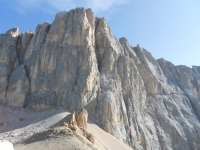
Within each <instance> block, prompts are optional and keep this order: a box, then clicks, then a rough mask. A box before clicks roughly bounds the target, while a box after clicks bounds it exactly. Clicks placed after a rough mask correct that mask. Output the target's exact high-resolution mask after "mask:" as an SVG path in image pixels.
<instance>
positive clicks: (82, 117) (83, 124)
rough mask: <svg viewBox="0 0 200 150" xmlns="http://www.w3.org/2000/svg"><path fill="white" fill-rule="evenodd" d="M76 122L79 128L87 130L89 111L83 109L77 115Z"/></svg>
mask: <svg viewBox="0 0 200 150" xmlns="http://www.w3.org/2000/svg"><path fill="white" fill-rule="evenodd" d="M75 118H76V122H77V125H78V127H79V128H82V129H84V130H87V120H88V113H87V110H85V109H84V108H81V109H80V110H79V111H78V112H76V115H75Z"/></svg>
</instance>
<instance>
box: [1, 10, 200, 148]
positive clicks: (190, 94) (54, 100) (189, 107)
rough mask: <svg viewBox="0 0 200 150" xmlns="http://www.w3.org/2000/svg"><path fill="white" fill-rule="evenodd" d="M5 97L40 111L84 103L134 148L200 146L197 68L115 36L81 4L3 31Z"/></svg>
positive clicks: (75, 107) (74, 108) (73, 108)
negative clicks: (31, 27)
mask: <svg viewBox="0 0 200 150" xmlns="http://www.w3.org/2000/svg"><path fill="white" fill-rule="evenodd" d="M0 102H1V103H2V104H4V105H6V106H9V107H14V108H22V107H25V108H31V109H34V110H37V111H43V110H47V109H51V108H57V109H60V108H66V109H68V110H69V111H71V112H74V111H77V110H78V109H80V108H82V107H84V108H85V109H86V110H87V111H88V117H89V118H90V119H91V120H92V121H94V122H95V123H96V124H97V125H98V126H99V127H101V128H102V129H103V130H105V131H106V132H108V133H110V134H112V135H114V136H115V137H117V138H118V139H120V140H122V141H123V142H125V143H126V144H128V145H129V146H130V147H132V148H133V149H135V150H152V149H153V150H172V149H173V150H183V149H184V150H198V149H200V143H199V141H200V67H193V68H188V67H186V66H174V65H173V64H172V63H170V62H168V61H166V60H164V59H159V60H155V59H154V58H153V56H152V55H151V54H150V53H149V52H148V51H146V50H145V49H144V48H142V47H141V46H140V45H137V46H136V47H132V46H131V45H130V44H129V43H128V41H127V40H126V39H125V38H120V39H119V40H118V39H116V38H115V37H114V35H113V34H112V31H111V29H110V28H109V26H108V25H107V23H106V19H105V18H97V17H95V16H94V13H93V12H92V10H91V9H86V10H85V9H84V8H76V9H73V10H71V11H69V12H61V13H58V14H57V15H56V16H55V20H54V21H53V23H52V24H49V23H47V22H46V23H43V24H39V25H38V26H37V28H36V31H35V34H33V33H32V32H31V31H28V32H26V33H23V34H20V33H19V29H18V28H14V29H11V30H9V31H7V32H6V34H0Z"/></svg>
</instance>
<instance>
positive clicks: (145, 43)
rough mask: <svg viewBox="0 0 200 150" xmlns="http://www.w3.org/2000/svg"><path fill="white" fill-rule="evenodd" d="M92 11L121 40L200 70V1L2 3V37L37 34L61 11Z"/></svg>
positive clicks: (6, 0) (17, 0)
mask: <svg viewBox="0 0 200 150" xmlns="http://www.w3.org/2000/svg"><path fill="white" fill-rule="evenodd" d="M76 7H85V8H92V9H93V11H94V12H95V15H96V16H97V17H106V18H107V22H108V25H109V26H110V27H111V29H112V31H113V34H114V35H115V36H116V37H117V38H120V37H126V38H127V40H128V41H129V43H130V44H131V45H132V46H136V45H137V44H140V45H141V46H142V47H144V48H145V49H146V50H148V51H149V52H150V53H151V54H152V55H153V56H154V57H155V58H156V59H158V58H164V59H166V60H168V61H171V62H172V63H173V64H175V65H186V66H189V67H191V66H192V65H196V66H200V0H84V1H83V0H0V33H5V32H6V31H7V30H9V29H10V28H13V27H19V29H20V32H21V33H22V32H25V31H27V30H32V31H35V28H36V26H37V24H41V23H44V22H46V21H49V22H50V23H51V22H52V21H53V20H54V17H55V14H56V13H58V12H60V11H69V10H71V9H73V8H76Z"/></svg>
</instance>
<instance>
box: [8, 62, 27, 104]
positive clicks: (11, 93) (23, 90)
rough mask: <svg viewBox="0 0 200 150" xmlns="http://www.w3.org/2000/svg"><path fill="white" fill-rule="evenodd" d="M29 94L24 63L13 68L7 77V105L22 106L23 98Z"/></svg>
mask: <svg viewBox="0 0 200 150" xmlns="http://www.w3.org/2000/svg"><path fill="white" fill-rule="evenodd" d="M28 94H29V80H28V78H27V76H26V71H25V69H24V65H23V64H22V65H20V66H18V67H16V68H15V69H14V71H13V72H12V73H11V75H10V77H9V83H8V88H7V95H6V97H7V105H8V106H11V107H24V106H25V105H26V104H25V103H26V102H25V99H26V97H27V95H28Z"/></svg>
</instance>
